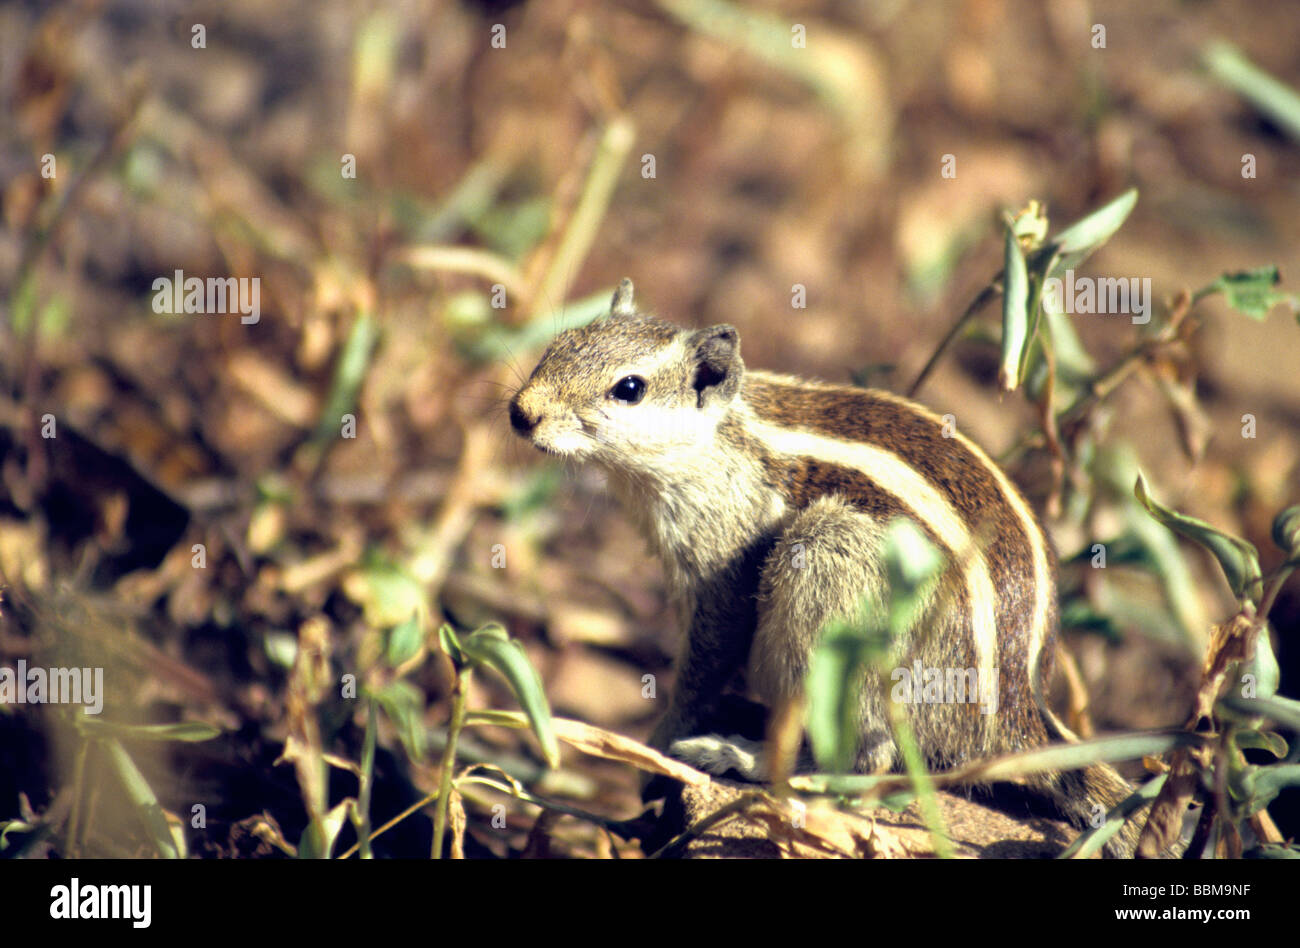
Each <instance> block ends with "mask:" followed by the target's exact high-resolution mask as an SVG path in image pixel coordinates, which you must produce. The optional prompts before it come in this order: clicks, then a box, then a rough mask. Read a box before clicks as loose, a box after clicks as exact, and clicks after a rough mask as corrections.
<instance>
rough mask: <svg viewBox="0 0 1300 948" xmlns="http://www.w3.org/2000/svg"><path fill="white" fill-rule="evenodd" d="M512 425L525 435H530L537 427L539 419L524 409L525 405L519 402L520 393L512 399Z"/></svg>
mask: <svg viewBox="0 0 1300 948" xmlns="http://www.w3.org/2000/svg"><path fill="white" fill-rule="evenodd" d="M510 427H511V428H514V429H515V432H516V433H517V434H520V435H522V436H523V437H528V436H529V435H530V434H532V433H533V429H534V428H536V427H537V419H536V418H533V417H531V416H530V415H529V414H528V412H526V411H524V408H523V406H522V405H520V404H519V396H518V395H516V396H515V397H514V398H512V399H510Z"/></svg>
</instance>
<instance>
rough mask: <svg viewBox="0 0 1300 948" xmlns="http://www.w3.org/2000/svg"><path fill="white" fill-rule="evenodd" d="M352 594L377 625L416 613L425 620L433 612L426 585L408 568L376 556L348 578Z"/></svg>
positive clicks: (395, 622)
mask: <svg viewBox="0 0 1300 948" xmlns="http://www.w3.org/2000/svg"><path fill="white" fill-rule="evenodd" d="M344 590H345V591H346V592H347V594H348V597H349V598H351V599H352V600H353V601H354V602H356V603H357V604H358V605H360V606H361V608H362V610H363V611H364V612H365V617H366V622H367V623H368V624H369V625H371V626H373V627H374V628H377V629H387V628H392V627H393V626H396V625H400V624H402V623H403V622H406V621H407V620H409V619H410V618H411V616H412V615H415V616H416V617H418V618H419V619H420V620H421V621H423V620H424V619H425V618H426V617H427V616H428V613H429V607H428V603H427V599H426V594H425V591H424V587H423V586H422V585H421V584H420V581H419V580H418V579H416V578H415V577H414V576H412V575H411V574H410V573H409V572H408V571H407V570H405V569H404V568H402V567H400V566H396V565H394V564H392V563H388V562H386V561H383V560H379V559H375V560H372V561H370V562H369V563H367V564H366V565H365V566H363V567H362V568H361V569H359V570H356V571H354V572H353V573H352V574H351V575H350V576H349V577H348V579H347V581H345V584H344Z"/></svg>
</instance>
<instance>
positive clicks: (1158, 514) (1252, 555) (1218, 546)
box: [1133, 473, 1262, 602]
mask: <svg viewBox="0 0 1300 948" xmlns="http://www.w3.org/2000/svg"><path fill="white" fill-rule="evenodd" d="M1133 493H1134V494H1135V495H1136V496H1137V499H1138V500H1139V501H1141V502H1142V506H1144V507H1146V509H1147V510H1148V511H1150V513H1151V515H1152V516H1153V517H1155V518H1156V520H1158V521H1159V522H1160V523H1162V524H1164V526H1166V527H1168V528H1169V529H1170V530H1173V531H1174V532H1175V533H1177V534H1180V535H1182V536H1184V537H1187V539H1189V540H1193V541H1194V542H1196V543H1199V544H1200V545H1201V546H1203V547H1205V548H1206V549H1207V550H1209V551H1210V552H1211V553H1213V554H1214V557H1215V559H1217V560H1218V561H1219V566H1221V567H1222V568H1223V575H1224V576H1225V577H1226V578H1227V580H1228V585H1229V586H1230V587H1231V588H1232V592H1233V595H1235V596H1236V597H1237V598H1238V599H1243V598H1247V597H1248V598H1250V599H1251V600H1252V601H1255V602H1258V599H1259V595H1260V593H1261V591H1262V589H1261V573H1260V569H1259V551H1258V550H1256V549H1255V547H1254V545H1253V544H1251V543H1248V542H1247V541H1245V540H1243V539H1241V538H1240V537H1234V536H1232V535H1231V534H1227V533H1224V532H1222V531H1221V530H1216V529H1215V528H1214V527H1212V526H1210V525H1209V524H1208V523H1206V522H1205V521H1204V520H1197V519H1196V518H1195V517H1189V516H1187V515H1186V514H1180V513H1177V512H1176V511H1173V510H1170V509H1169V508H1168V507H1165V506H1162V505H1161V504H1159V503H1158V502H1156V501H1155V500H1153V499H1152V498H1151V496H1150V494H1148V493H1147V484H1146V479H1145V478H1143V476H1142V475H1141V474H1140V473H1139V474H1138V476H1137V483H1135V484H1134V485H1133Z"/></svg>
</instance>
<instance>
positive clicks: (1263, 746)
mask: <svg viewBox="0 0 1300 948" xmlns="http://www.w3.org/2000/svg"><path fill="white" fill-rule="evenodd" d="M1232 740H1233V742H1234V743H1235V744H1236V745H1237V747H1238V749H1240V750H1246V749H1248V748H1251V749H1254V750H1266V751H1268V752H1269V753H1270V754H1272V755H1273V756H1274V757H1276V758H1278V759H1279V760H1281V759H1282V758H1283V757H1285V756H1286V752H1287V743H1286V738H1284V737H1283V736H1282V735H1281V734H1278V733H1275V732H1274V731H1254V730H1251V729H1250V728H1248V727H1243V728H1238V729H1237V730H1235V731H1234V732H1233V734H1232Z"/></svg>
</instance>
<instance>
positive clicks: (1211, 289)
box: [1195, 267, 1300, 321]
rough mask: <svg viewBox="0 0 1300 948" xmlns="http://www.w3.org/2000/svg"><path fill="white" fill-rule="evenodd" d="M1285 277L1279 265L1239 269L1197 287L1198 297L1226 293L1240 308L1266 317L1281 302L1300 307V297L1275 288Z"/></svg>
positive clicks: (1253, 316) (1247, 313)
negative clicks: (1204, 285)
mask: <svg viewBox="0 0 1300 948" xmlns="http://www.w3.org/2000/svg"><path fill="white" fill-rule="evenodd" d="M1281 281H1282V275H1281V273H1280V272H1279V271H1278V268H1277V267H1258V268H1256V269H1254V270H1239V271H1238V272H1236V273H1225V274H1223V275H1222V276H1220V277H1219V278H1218V279H1217V280H1215V281H1214V282H1213V283H1211V284H1210V285H1209V286H1206V287H1203V288H1201V289H1200V290H1197V291H1196V296H1195V299H1201V298H1203V297H1206V296H1210V295H1211V294H1214V293H1222V294H1223V298H1224V301H1225V302H1226V303H1227V304H1228V305H1229V306H1231V307H1232V308H1233V309H1235V310H1236V311H1237V312H1239V313H1241V314H1243V315H1245V316H1249V317H1250V318H1251V319H1254V320H1258V321H1263V320H1265V319H1267V318H1268V314H1269V311H1270V310H1272V309H1273V307H1274V306H1277V305H1278V304H1279V303H1285V304H1287V305H1288V306H1290V307H1291V308H1292V310H1298V309H1300V297H1297V296H1296V295H1295V294H1293V293H1280V292H1278V291H1277V290H1275V289H1273V287H1275V286H1276V285H1277V284H1278V283H1280V282H1281Z"/></svg>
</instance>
